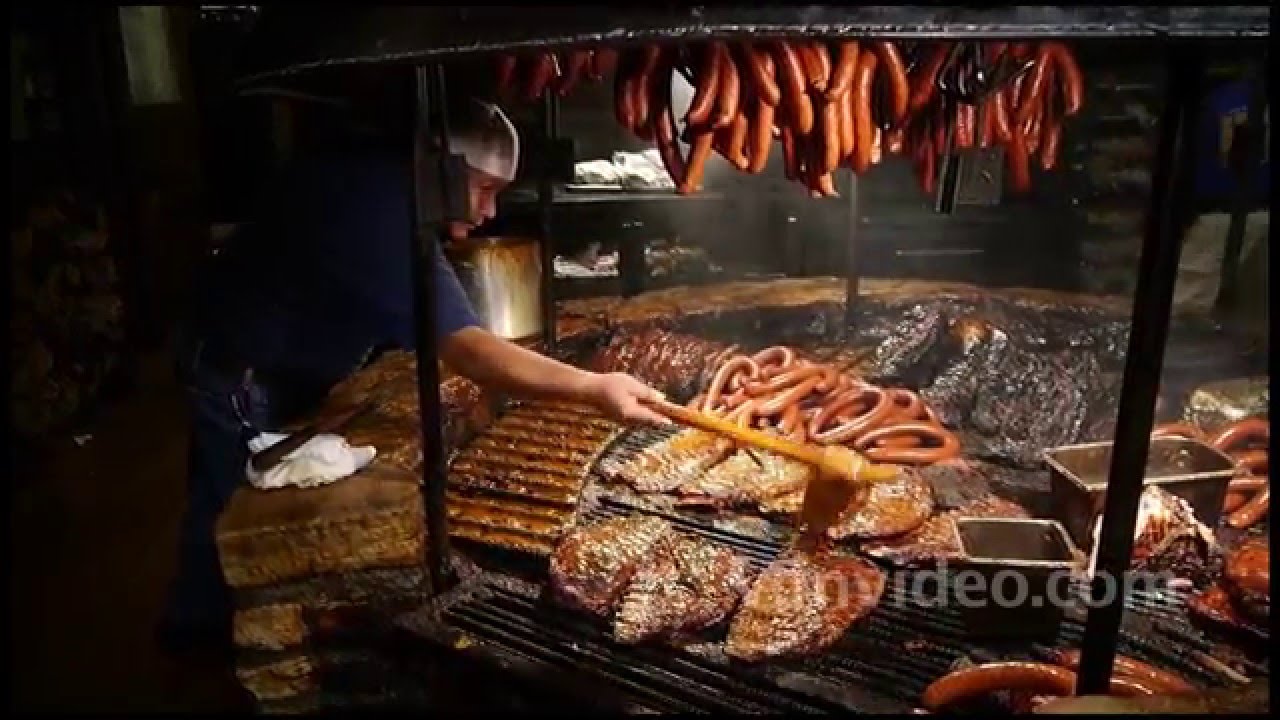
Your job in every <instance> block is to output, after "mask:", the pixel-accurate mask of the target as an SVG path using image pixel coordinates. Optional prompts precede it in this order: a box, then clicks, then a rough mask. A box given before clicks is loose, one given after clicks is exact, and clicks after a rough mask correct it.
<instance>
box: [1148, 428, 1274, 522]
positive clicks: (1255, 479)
mask: <svg viewBox="0 0 1280 720" xmlns="http://www.w3.org/2000/svg"><path fill="white" fill-rule="evenodd" d="M1151 437H1153V438H1154V437H1181V438H1186V439H1188V440H1199V441H1200V442H1204V443H1207V444H1209V445H1211V446H1213V447H1214V448H1215V449H1217V450H1219V451H1220V452H1223V453H1226V454H1227V455H1230V456H1231V457H1232V458H1233V459H1234V460H1235V461H1236V467H1237V468H1238V471H1239V472H1238V473H1237V475H1236V477H1234V478H1232V479H1231V482H1230V483H1229V484H1228V485H1227V497H1226V499H1225V500H1224V501H1223V504H1222V511H1223V512H1225V513H1228V515H1227V524H1228V525H1230V526H1231V527H1234V528H1247V527H1251V526H1253V525H1254V524H1256V523H1257V522H1258V521H1259V520H1261V519H1262V518H1263V517H1265V516H1266V515H1267V513H1268V511H1269V510H1270V505H1271V480H1270V477H1271V467H1270V464H1269V453H1268V452H1267V445H1268V443H1269V441H1270V439H1271V426H1270V424H1269V423H1268V422H1267V420H1266V418H1261V417H1250V418H1245V419H1243V420H1240V421H1239V422H1234V423H1231V424H1230V425H1227V426H1225V427H1223V428H1220V429H1218V430H1217V431H1216V432H1212V433H1209V432H1205V431H1204V430H1201V429H1200V428H1199V427H1196V426H1195V425H1192V424H1191V423H1185V422H1171V423H1163V424H1161V425H1158V426H1156V428H1155V429H1154V430H1153V431H1152V432H1151Z"/></svg>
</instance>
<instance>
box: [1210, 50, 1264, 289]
mask: <svg viewBox="0 0 1280 720" xmlns="http://www.w3.org/2000/svg"><path fill="white" fill-rule="evenodd" d="M1266 73H1267V64H1266V60H1265V59H1264V60H1263V62H1262V66H1261V68H1258V67H1252V68H1250V71H1249V72H1248V73H1247V74H1246V76H1245V79H1246V82H1247V83H1248V86H1249V103H1248V114H1247V116H1246V118H1245V124H1244V127H1243V128H1241V129H1239V130H1237V131H1236V133H1235V137H1234V139H1233V140H1232V142H1231V149H1230V154H1229V155H1228V157H1229V158H1230V160H1231V171H1232V174H1234V175H1235V176H1236V192H1235V195H1234V196H1233V197H1232V200H1233V201H1234V202H1233V203H1232V208H1231V222H1230V224H1229V225H1228V226H1227V244H1226V247H1225V248H1224V249H1223V251H1222V270H1221V271H1220V272H1219V275H1218V277H1219V285H1218V297H1217V302H1216V303H1215V305H1216V306H1217V309H1218V310H1219V311H1225V310H1231V309H1234V308H1235V305H1236V292H1237V290H1238V288H1237V281H1238V278H1239V275H1240V251H1241V249H1242V248H1243V246H1244V231H1245V226H1246V225H1247V224H1248V221H1249V211H1250V210H1252V209H1253V206H1254V205H1255V204H1256V203H1255V200H1256V198H1255V197H1254V186H1255V185H1256V179H1257V171H1258V168H1260V167H1262V153H1261V152H1260V148H1259V145H1260V143H1259V140H1261V139H1262V137H1263V132H1264V130H1263V127H1262V109H1263V107H1264V106H1265V105H1266V104H1267V83H1266Z"/></svg>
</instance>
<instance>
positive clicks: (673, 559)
mask: <svg viewBox="0 0 1280 720" xmlns="http://www.w3.org/2000/svg"><path fill="white" fill-rule="evenodd" d="M550 575H551V583H550V587H551V592H552V594H553V596H554V597H555V598H556V599H557V600H559V601H560V602H561V603H563V604H565V605H567V606H569V607H572V608H575V609H578V610H580V611H583V612H586V613H588V614H590V615H593V616H595V617H598V618H601V619H605V620H609V619H611V620H612V627H613V635H614V639H615V640H617V641H618V642H620V643H627V644H631V643H639V642H643V641H647V640H664V641H668V642H679V641H680V640H682V639H685V638H689V637H692V636H693V635H694V634H696V633H698V632H701V631H704V630H707V629H709V628H712V627H714V626H716V625H718V624H720V623H721V622H723V621H724V620H725V619H726V618H728V617H729V616H730V615H731V614H733V613H734V610H735V609H737V613H736V615H734V617H733V618H732V620H731V622H730V624H729V629H728V634H727V638H726V641H725V652H726V653H727V654H728V655H729V656H730V657H733V658H737V659H739V660H743V661H747V662H755V661H759V660H763V659H766V658H772V657H785V656H800V655H810V654H813V653H816V652H819V651H821V650H823V649H825V648H827V647H829V646H830V645H831V644H833V643H834V642H836V640H838V639H839V638H840V636H841V635H843V634H844V633H845V631H847V630H848V628H849V627H850V626H851V625H852V624H853V623H854V622H856V621H857V620H858V619H860V618H862V617H865V616H866V615H868V614H870V612H871V611H872V610H873V609H874V608H875V606H876V605H877V603H879V601H880V596H881V594H882V593H883V591H884V575H883V573H881V572H880V571H879V570H877V569H876V568H875V567H874V566H872V565H871V564H869V563H867V562H865V561H863V560H860V559H857V558H854V557H848V556H842V555H838V554H834V553H831V552H828V551H817V552H814V553H801V552H796V551H789V552H787V553H785V554H784V555H782V556H781V557H779V558H778V559H776V560H775V561H774V562H773V563H771V564H770V565H769V566H768V567H767V568H766V569H765V570H764V571H763V572H762V573H760V575H759V577H757V578H755V580H754V583H753V582H752V573H751V571H750V567H749V565H748V564H747V563H746V561H745V560H743V559H742V558H740V557H738V556H736V555H735V554H734V553H733V552H731V551H730V550H727V549H725V548H721V547H718V546H716V545H713V544H712V543H710V542H709V541H707V540H704V539H701V538H694V537H689V536H685V535H682V534H680V533H678V532H676V531H675V530H674V529H673V528H672V527H671V525H670V524H669V523H667V522H666V521H665V520H662V519H661V518H656V517H644V516H631V517H625V518H614V519H611V520H606V521H603V522H600V523H598V524H596V525H593V526H590V527H586V528H582V529H579V530H576V531H574V532H573V533H571V534H569V535H568V536H567V537H566V538H565V539H564V541H563V542H561V544H560V546H559V547H557V548H556V551H555V553H554V554H553V555H552V557H551V566H550ZM748 587H749V588H750V589H749V590H748ZM744 595H745V597H744ZM740 603H741V608H740V609H739V607H738V606H739V604H740Z"/></svg>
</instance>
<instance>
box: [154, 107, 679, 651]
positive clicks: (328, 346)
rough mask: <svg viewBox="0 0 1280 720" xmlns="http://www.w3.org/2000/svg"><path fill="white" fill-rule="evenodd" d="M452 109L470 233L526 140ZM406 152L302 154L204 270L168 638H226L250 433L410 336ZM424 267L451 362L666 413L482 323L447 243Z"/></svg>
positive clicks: (513, 385) (507, 386)
mask: <svg viewBox="0 0 1280 720" xmlns="http://www.w3.org/2000/svg"><path fill="white" fill-rule="evenodd" d="M451 115H452V116H453V117H452V119H451V122H450V146H451V150H452V151H453V152H456V153H459V154H461V155H463V156H464V157H465V158H466V161H467V165H468V178H467V181H468V187H469V191H470V215H471V217H470V221H469V222H467V223H456V224H454V225H453V226H452V227H451V232H452V234H453V235H455V236H456V237H465V236H466V234H467V233H468V232H469V231H470V230H471V229H473V228H474V227H475V226H477V225H479V224H481V223H483V222H484V221H486V220H488V219H489V218H491V217H493V215H494V211H495V200H496V196H497V194H498V192H499V191H501V190H502V189H503V188H504V187H506V185H507V184H508V183H510V182H511V181H512V179H513V178H514V177H515V168H516V163H517V158H518V155H519V140H518V136H517V134H516V132H515V128H514V127H513V126H512V125H511V122H510V121H509V120H508V119H507V117H506V116H505V115H504V114H503V113H502V111H501V110H499V109H498V108H497V107H496V106H493V105H489V104H487V103H482V102H480V101H476V100H472V101H468V102H465V103H463V104H461V105H460V106H459V107H457V108H455V109H453V110H452V111H451ZM408 163H409V159H408V158H407V157H405V153H403V152H402V151H397V150H396V149H394V148H382V147H377V146H374V147H359V148H349V147H348V148H338V149H330V150H326V151H324V152H321V153H317V154H314V155H312V156H310V157H306V158H303V159H301V160H299V161H298V162H296V163H294V164H293V165H292V167H291V168H290V169H289V170H288V171H287V172H286V173H285V176H284V177H283V178H282V179H281V180H280V182H278V183H275V184H274V185H273V187H272V188H271V190H270V191H269V193H268V194H269V202H268V203H266V205H265V208H266V210H265V212H264V213H263V215H264V216H263V217H262V218H260V220H259V222H258V223H256V225H254V226H252V228H251V229H247V230H245V231H243V232H240V233H238V234H237V236H235V237H234V238H232V240H231V241H230V242H229V244H228V246H227V247H226V248H225V249H224V250H223V251H222V253H221V254H220V255H219V256H218V257H217V258H216V260H215V261H214V262H213V263H212V267H211V268H210V269H209V271H208V273H207V274H206V275H205V276H204V277H203V278H202V286H201V287H200V288H198V292H197V297H198V303H197V309H196V312H195V314H194V317H193V320H192V323H191V327H190V332H189V333H188V335H187V337H186V338H185V339H184V341H183V343H182V347H181V348H180V371H181V373H182V375H183V377H184V381H185V382H186V384H187V385H188V387H189V391H190V396H191V398H192V429H191V430H192V435H191V445H190V451H189V479H188V490H187V493H188V505H187V510H186V514H185V516H184V518H183V523H182V530H181V539H180V544H181V551H180V560H179V570H178V576H177V578H175V582H174V586H173V589H172V593H171V597H170V601H169V606H168V608H167V610H166V614H165V618H164V620H163V621H162V624H161V630H162V634H163V638H164V640H165V641H166V643H167V644H169V645H171V646H176V647H187V646H190V644H191V643H192V642H201V643H202V642H204V641H209V640H211V641H214V642H217V643H219V644H224V645H225V643H226V642H227V641H229V638H230V620H231V605H230V599H229V592H228V589H227V587H226V586H225V583H224V581H223V578H222V574H221V569H220V567H219V565H218V557H217V549H216V547H215V545H214V522H215V520H216V519H217V516H218V514H219V513H220V512H221V510H222V508H223V507H224V506H225V504H226V502H227V501H228V499H229V498H230V497H231V494H232V493H233V491H234V490H235V488H236V487H237V486H238V485H239V484H240V483H241V482H243V481H244V474H245V464H246V461H247V459H248V448H247V444H246V440H247V439H248V438H247V436H248V435H251V434H252V433H253V432H256V431H258V430H262V429H274V428H278V427H280V426H281V425H282V424H284V423H286V422H288V421H289V420H291V419H294V418H297V417H298V416H299V415H300V414H303V413H306V412H308V411H309V410H312V409H314V408H315V407H316V406H317V405H318V404H319V402H320V401H321V400H322V399H323V397H324V396H325V394H326V393H327V392H328V390H329V388H331V387H332V386H333V385H334V384H335V383H337V382H338V381H339V380H341V379H343V378H344V377H346V376H348V375H349V374H351V373H352V372H353V371H355V370H357V369H358V368H360V367H361V366H362V365H363V364H364V363H365V362H366V361H367V360H368V358H369V357H370V355H371V353H372V352H373V351H374V350H375V349H381V348H386V347H400V348H406V349H411V348H413V347H414V345H415V333H414V304H413V282H412V276H411V271H410V268H411V262H410V260H411V255H410V245H409V240H408V238H409V233H410V215H409V212H408V207H409V204H408V202H409V192H410V184H409V180H408V178H409V164H408ZM431 272H433V273H434V275H435V287H436V293H437V294H436V297H437V303H436V317H435V324H436V333H437V335H436V340H437V347H438V348H439V352H440V356H441V359H443V360H444V361H445V362H446V363H447V364H448V365H449V366H450V367H451V368H453V369H454V370H456V371H458V372H460V373H462V374H463V375H465V376H467V377H468V378H470V379H472V380H474V381H476V382H477V383H480V384H482V385H485V386H487V387H490V388H494V389H497V390H500V391H504V392H507V393H510V394H512V395H518V396H524V397H555V398H563V399H567V400H573V401H578V402H583V403H587V404H590V405H593V406H595V407H597V408H599V409H600V410H601V411H603V412H605V413H606V414H608V415H609V416H611V417H614V418H616V419H618V420H621V421H624V422H654V423H662V422H665V421H664V420H663V419H662V418H661V417H659V416H658V415H656V414H655V413H653V411H652V410H650V409H648V408H646V407H645V406H644V404H643V402H642V401H643V400H644V399H647V398H655V397H657V393H656V391H654V390H653V389H652V388H650V387H648V386H647V385H645V384H644V383H641V382H640V381H638V380H636V379H635V378H633V377H631V376H629V375H624V374H601V373H593V372H588V371H585V370H581V369H578V368H575V367H572V366H570V365H566V364H564V363H561V362H558V361H556V360H554V359H551V358H548V357H545V356H543V355H539V354H537V353H535V352H532V351H530V350H526V349H524V348H522V347H520V346H518V345H516V344H514V343H511V342H508V341H506V340H504V339H501V338H499V337H497V336H495V335H493V334H492V333H490V332H488V331H486V330H485V329H484V328H483V327H481V324H480V322H479V320H478V319H477V317H476V315H475V313H474V312H473V310H472V308H471V306H470V304H469V302H468V300H467V297H466V295H465V294H464V292H463V289H462V287H461V286H460V284H459V283H458V279H457V277H456V276H455V275H454V273H453V270H452V268H451V267H450V266H449V264H448V262H447V261H446V260H445V259H444V257H443V255H442V254H441V252H440V249H439V248H438V247H437V248H436V253H435V262H434V263H433V265H432V267H431Z"/></svg>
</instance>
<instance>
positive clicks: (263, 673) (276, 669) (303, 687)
mask: <svg viewBox="0 0 1280 720" xmlns="http://www.w3.org/2000/svg"><path fill="white" fill-rule="evenodd" d="M236 677H237V678H238V679H239V680H240V684H241V685H243V686H244V689H246V690H248V691H249V692H251V693H253V696H254V697H255V698H257V699H258V700H259V701H262V700H282V699H285V698H292V697H297V696H302V695H308V694H310V693H313V692H315V691H316V689H317V682H316V679H317V678H316V672H315V666H314V664H313V663H312V662H311V658H310V657H308V656H306V655H293V656H290V657H287V658H284V659H282V660H277V661H275V662H270V663H267V664H265V665H257V666H254V667H245V666H242V665H237V666H236Z"/></svg>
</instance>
